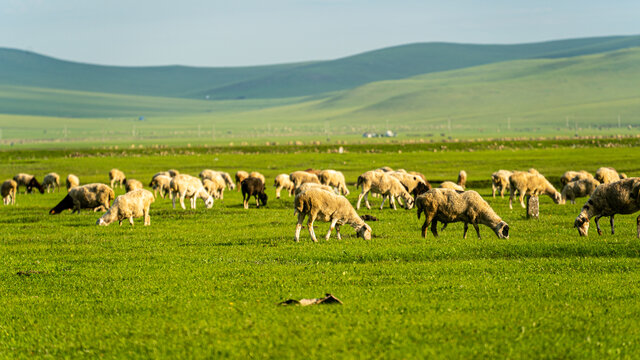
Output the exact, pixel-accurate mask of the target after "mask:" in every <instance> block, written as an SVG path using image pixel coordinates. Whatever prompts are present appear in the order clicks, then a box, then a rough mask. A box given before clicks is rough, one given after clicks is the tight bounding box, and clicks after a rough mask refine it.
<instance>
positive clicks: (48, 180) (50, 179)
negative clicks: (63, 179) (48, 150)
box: [42, 172, 60, 194]
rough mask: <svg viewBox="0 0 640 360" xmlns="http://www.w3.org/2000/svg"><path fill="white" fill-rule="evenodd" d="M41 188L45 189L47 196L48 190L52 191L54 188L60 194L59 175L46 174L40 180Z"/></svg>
mask: <svg viewBox="0 0 640 360" xmlns="http://www.w3.org/2000/svg"><path fill="white" fill-rule="evenodd" d="M42 186H43V187H44V188H45V189H47V194H48V193H49V190H52V191H53V190H55V189H56V188H57V189H58V192H60V175H58V174H56V173H54V172H50V173H48V174H47V175H45V176H44V178H43V179H42Z"/></svg>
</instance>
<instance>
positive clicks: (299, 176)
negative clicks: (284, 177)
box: [289, 171, 320, 189]
mask: <svg viewBox="0 0 640 360" xmlns="http://www.w3.org/2000/svg"><path fill="white" fill-rule="evenodd" d="M289 179H291V182H293V186H294V187H295V188H296V189H297V188H298V187H300V185H302V184H304V183H309V182H311V183H316V184H320V179H318V176H316V174H312V173H309V172H306V171H294V172H292V173H291V174H289Z"/></svg>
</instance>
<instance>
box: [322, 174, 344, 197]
mask: <svg viewBox="0 0 640 360" xmlns="http://www.w3.org/2000/svg"><path fill="white" fill-rule="evenodd" d="M318 179H319V180H320V183H321V184H323V185H327V186H331V187H333V188H335V189H336V191H338V192H339V193H341V194H342V195H344V196H348V195H349V189H348V188H347V183H346V181H345V179H344V174H342V172H340V171H336V170H322V171H320V174H318Z"/></svg>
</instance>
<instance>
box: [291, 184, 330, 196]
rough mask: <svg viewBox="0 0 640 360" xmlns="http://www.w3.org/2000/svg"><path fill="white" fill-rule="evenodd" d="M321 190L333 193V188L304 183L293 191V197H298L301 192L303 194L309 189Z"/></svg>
mask: <svg viewBox="0 0 640 360" xmlns="http://www.w3.org/2000/svg"><path fill="white" fill-rule="evenodd" d="M313 188H316V189H322V190H326V191H333V188H332V187H331V186H327V185H322V184H316V183H304V184H302V185H300V187H298V188H297V189H296V191H295V195H298V194H300V193H302V192H305V191H307V190H309V189H313Z"/></svg>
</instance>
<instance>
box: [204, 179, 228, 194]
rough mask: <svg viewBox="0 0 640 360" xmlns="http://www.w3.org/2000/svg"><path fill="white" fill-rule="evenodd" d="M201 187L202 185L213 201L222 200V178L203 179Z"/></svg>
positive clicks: (223, 183) (223, 186)
mask: <svg viewBox="0 0 640 360" xmlns="http://www.w3.org/2000/svg"><path fill="white" fill-rule="evenodd" d="M202 185H204V188H205V190H207V193H208V194H209V195H211V196H213V198H214V199H222V198H223V193H224V188H225V182H224V179H223V178H222V176H215V177H213V178H212V179H204V180H203V181H202Z"/></svg>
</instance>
